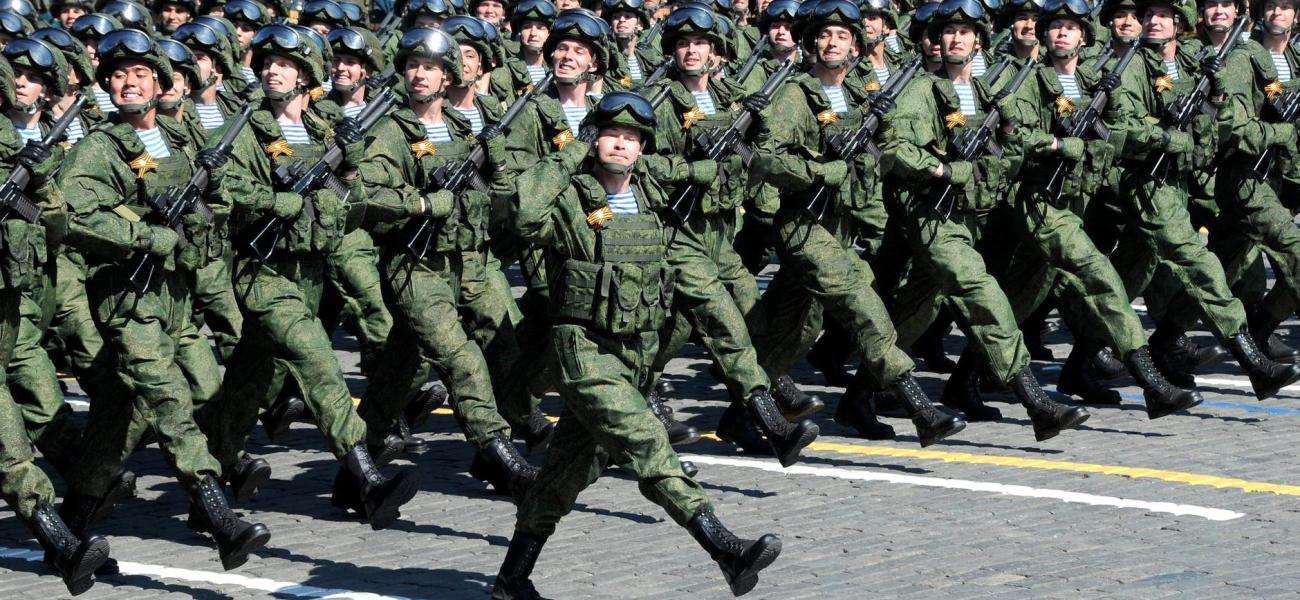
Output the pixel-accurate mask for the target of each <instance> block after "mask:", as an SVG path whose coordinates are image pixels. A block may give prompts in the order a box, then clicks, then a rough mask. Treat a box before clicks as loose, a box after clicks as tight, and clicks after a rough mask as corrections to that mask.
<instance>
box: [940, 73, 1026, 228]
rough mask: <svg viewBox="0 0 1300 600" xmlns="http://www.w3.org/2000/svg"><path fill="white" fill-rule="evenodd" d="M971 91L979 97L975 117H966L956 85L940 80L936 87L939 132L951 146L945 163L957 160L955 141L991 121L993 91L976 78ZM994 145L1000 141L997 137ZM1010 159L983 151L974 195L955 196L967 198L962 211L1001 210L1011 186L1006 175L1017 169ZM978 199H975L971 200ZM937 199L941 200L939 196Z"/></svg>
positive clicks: (959, 204) (973, 189) (962, 203)
mask: <svg viewBox="0 0 1300 600" xmlns="http://www.w3.org/2000/svg"><path fill="white" fill-rule="evenodd" d="M971 90H972V91H973V92H974V94H975V114H974V115H963V114H962V112H961V101H960V99H959V98H958V97H957V90H956V88H954V87H953V85H952V82H950V81H948V80H946V79H937V80H936V81H935V83H934V95H935V105H936V106H937V107H938V109H939V115H938V116H939V127H940V129H939V131H940V132H941V135H944V136H946V139H947V146H948V153H949V154H948V156H947V157H945V158H944V160H953V158H952V157H953V156H954V153H955V152H956V146H955V145H954V144H953V143H952V142H953V140H955V139H957V138H958V137H959V136H961V134H962V132H963V131H965V130H966V129H967V128H976V127H979V126H980V124H982V123H983V122H984V119H985V118H986V117H988V108H989V94H988V92H989V90H988V88H987V87H986V86H985V85H983V80H981V79H978V78H975V79H972V81H971ZM994 137H995V139H994V141H995V142H996V141H998V140H997V139H996V134H995V136H994ZM1009 159H1010V157H1009V156H1008V157H1005V158H998V157H997V156H996V155H994V154H992V153H990V152H988V151H982V153H981V154H980V157H979V158H978V159H977V160H976V162H977V163H978V165H979V168H980V175H981V178H980V180H979V181H978V182H977V183H976V184H975V186H974V187H973V188H972V192H973V193H961V192H960V190H954V192H958V193H961V195H962V196H963V197H964V198H965V200H963V201H962V202H960V203H958V205H957V207H958V208H959V209H965V210H970V211H974V212H980V213H982V212H987V211H990V210H992V209H993V208H994V207H996V206H997V204H998V202H1000V201H1001V199H1002V198H1003V197H1005V195H1006V193H1007V189H1008V188H1009V187H1010V185H1011V182H1010V181H1008V180H1007V176H1006V174H1007V173H1008V172H1009V171H1012V170H1013V168H1012V166H1011V165H1010V164H1009V162H1008V160H1009ZM943 185H944V184H940V183H938V182H935V183H933V184H931V188H932V189H935V190H936V192H937V191H940V190H942V189H943ZM971 196H974V197H971ZM933 197H934V198H937V197H938V194H937V193H936V194H935V195H934V196H933Z"/></svg>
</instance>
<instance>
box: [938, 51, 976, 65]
mask: <svg viewBox="0 0 1300 600" xmlns="http://www.w3.org/2000/svg"><path fill="white" fill-rule="evenodd" d="M940 55H941V56H943V62H946V63H948V64H950V65H964V64H966V63H968V62H970V61H971V59H972V58H974V57H975V53H974V52H972V53H970V54H948V53H947V52H940Z"/></svg>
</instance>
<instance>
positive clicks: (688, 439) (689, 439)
mask: <svg viewBox="0 0 1300 600" xmlns="http://www.w3.org/2000/svg"><path fill="white" fill-rule="evenodd" d="M698 441H700V432H699V431H696V430H695V429H694V428H692V429H691V433H690V435H685V436H678V438H677V439H675V440H674V439H672V437H669V438H668V444H669V445H671V446H689V445H691V444H694V443H695V442H698Z"/></svg>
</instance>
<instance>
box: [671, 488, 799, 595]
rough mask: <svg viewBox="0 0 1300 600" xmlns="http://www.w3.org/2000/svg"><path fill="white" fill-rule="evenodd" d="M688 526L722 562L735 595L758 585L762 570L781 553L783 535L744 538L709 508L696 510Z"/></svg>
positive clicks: (695, 536)
mask: <svg viewBox="0 0 1300 600" xmlns="http://www.w3.org/2000/svg"><path fill="white" fill-rule="evenodd" d="M686 529H687V530H688V531H690V532H691V536H692V537H694V538H695V541H696V542H699V544H700V547H702V548H704V551H705V552H708V553H709V557H710V558H712V559H713V560H714V562H716V563H718V567H720V568H721V569H722V575H723V577H726V579H727V585H729V586H731V593H732V595H735V596H742V595H744V594H746V593H747V592H749V591H750V590H752V589H754V586H755V585H758V572H759V571H762V570H763V569H766V568H767V567H768V566H770V565H771V564H772V562H773V561H775V560H776V557H777V556H780V554H781V538H780V537H777V536H776V535H773V534H770V533H769V534H765V535H763V537H760V538H758V539H757V540H742V539H740V538H738V537H736V535H735V534H733V533H731V531H730V530H728V529H727V528H726V527H725V526H723V524H722V522H721V521H719V520H718V517H717V516H715V515H714V514H713V511H712V510H710V509H709V508H707V507H701V508H700V509H699V510H696V511H695V516H693V517H691V520H690V522H689V523H687V524H686Z"/></svg>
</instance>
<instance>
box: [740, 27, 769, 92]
mask: <svg viewBox="0 0 1300 600" xmlns="http://www.w3.org/2000/svg"><path fill="white" fill-rule="evenodd" d="M770 45H772V40H771V39H770V38H768V37H767V36H763V39H761V40H758V43H757V44H754V49H753V51H751V52H750V53H749V58H746V59H745V63H744V64H742V65H740V69H738V70H737V71H736V74H735V75H732V77H731V80H732V81H735V82H736V83H745V80H746V79H748V78H749V74H750V73H751V72H753V70H754V67H755V66H756V65H758V61H759V59H761V58H763V51H764V50H766V49H767V47H768V46H770Z"/></svg>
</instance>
